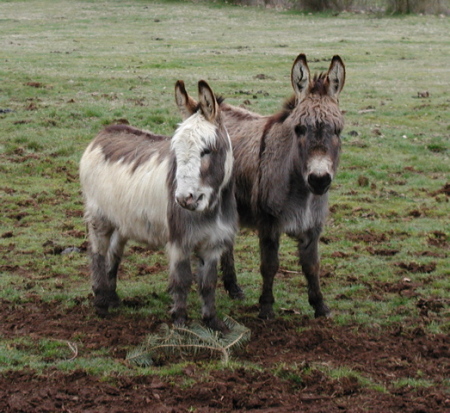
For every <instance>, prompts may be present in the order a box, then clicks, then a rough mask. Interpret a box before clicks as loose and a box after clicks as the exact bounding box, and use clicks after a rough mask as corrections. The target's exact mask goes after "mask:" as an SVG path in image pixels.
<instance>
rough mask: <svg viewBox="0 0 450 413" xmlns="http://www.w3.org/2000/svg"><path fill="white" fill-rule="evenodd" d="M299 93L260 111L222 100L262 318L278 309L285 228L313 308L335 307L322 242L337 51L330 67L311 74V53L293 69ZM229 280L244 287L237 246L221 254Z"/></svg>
mask: <svg viewBox="0 0 450 413" xmlns="http://www.w3.org/2000/svg"><path fill="white" fill-rule="evenodd" d="M291 81H292V87H293V88H294V92H295V93H294V96H292V98H291V99H289V100H288V101H287V102H286V104H285V105H284V108H283V109H282V110H281V112H279V113H277V114H275V115H271V116H262V115H259V114H256V113H252V112H249V111H247V110H245V109H242V108H238V107H234V106H231V105H228V104H226V103H224V102H221V103H220V108H221V111H222V115H223V119H224V123H225V126H226V128H227V129H228V133H229V134H230V137H231V141H232V144H233V154H234V158H235V162H234V178H235V190H236V200H237V205H238V212H239V218H240V225H242V226H247V227H252V228H256V229H257V231H258V235H259V245H260V254H261V274H262V277H263V288H262V294H261V297H260V299H259V303H260V312H259V316H260V317H261V318H272V317H274V312H273V303H274V296H273V291H272V290H273V282H274V277H275V274H276V273H277V271H278V267H279V259H278V249H279V244H280V236H281V234H282V233H286V234H288V235H289V236H291V237H293V238H294V239H296V240H297V241H298V250H299V256H300V264H301V266H302V270H303V273H304V275H305V277H306V279H307V282H308V298H309V303H310V304H311V305H312V306H313V307H314V309H315V316H316V317H319V316H327V315H328V314H329V313H330V310H329V308H328V306H327V305H326V304H325V303H324V300H323V296H322V292H321V290H320V283H319V264H320V263H319V253H318V242H319V236H320V233H321V231H322V227H323V225H324V223H325V220H326V215H327V212H328V189H329V188H330V185H331V182H332V181H333V178H334V176H335V173H336V168H337V166H338V162H339V153H340V148H341V140H340V136H339V135H340V133H341V130H342V128H343V126H344V119H343V115H342V112H341V110H340V109H339V101H338V98H339V94H340V92H341V90H342V88H343V87H344V82H345V66H344V63H343V62H342V60H341V58H340V57H339V56H334V57H333V59H332V60H331V65H330V67H329V69H328V72H327V73H323V74H320V75H316V76H314V78H311V76H310V72H309V68H308V64H307V62H306V56H305V55H304V54H300V55H299V56H298V57H297V59H296V60H295V62H294V64H293V66H292V71H291ZM221 266H222V272H223V281H224V284H225V288H226V289H227V291H228V292H229V294H230V295H231V296H232V297H240V296H242V295H243V293H242V290H241V289H240V287H239V286H238V284H237V281H236V273H235V269H234V257H233V248H232V247H231V248H229V249H228V250H227V251H226V252H225V253H224V254H223V256H222V259H221Z"/></svg>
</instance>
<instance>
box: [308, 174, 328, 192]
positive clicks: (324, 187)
mask: <svg viewBox="0 0 450 413" xmlns="http://www.w3.org/2000/svg"><path fill="white" fill-rule="evenodd" d="M308 184H309V186H310V188H311V191H312V192H313V193H315V194H316V195H323V194H324V193H325V192H327V191H328V188H329V187H330V185H331V176H330V174H324V175H315V174H310V175H309V176H308Z"/></svg>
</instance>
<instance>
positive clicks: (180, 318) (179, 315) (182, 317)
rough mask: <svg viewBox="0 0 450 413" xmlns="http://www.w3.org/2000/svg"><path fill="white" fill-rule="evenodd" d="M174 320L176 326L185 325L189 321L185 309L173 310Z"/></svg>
mask: <svg viewBox="0 0 450 413" xmlns="http://www.w3.org/2000/svg"><path fill="white" fill-rule="evenodd" d="M172 322H173V324H174V326H176V327H184V326H185V325H186V324H187V322H188V316H187V314H186V312H185V311H178V312H177V311H174V312H172Z"/></svg>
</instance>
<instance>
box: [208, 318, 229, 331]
mask: <svg viewBox="0 0 450 413" xmlns="http://www.w3.org/2000/svg"><path fill="white" fill-rule="evenodd" d="M203 323H204V324H205V326H206V327H208V328H210V329H211V330H214V331H219V332H221V333H223V334H227V333H229V332H230V329H229V328H228V327H227V325H226V324H225V323H224V322H223V321H222V320H219V319H218V318H217V317H209V318H203Z"/></svg>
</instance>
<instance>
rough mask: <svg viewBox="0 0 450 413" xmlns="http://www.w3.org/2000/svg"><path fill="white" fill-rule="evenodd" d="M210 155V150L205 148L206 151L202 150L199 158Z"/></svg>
mask: <svg viewBox="0 0 450 413" xmlns="http://www.w3.org/2000/svg"><path fill="white" fill-rule="evenodd" d="M210 153H211V149H209V148H206V149H203V151H202V153H201V154H200V156H201V157H202V158H203V157H204V156H206V155H209V154H210Z"/></svg>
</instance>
